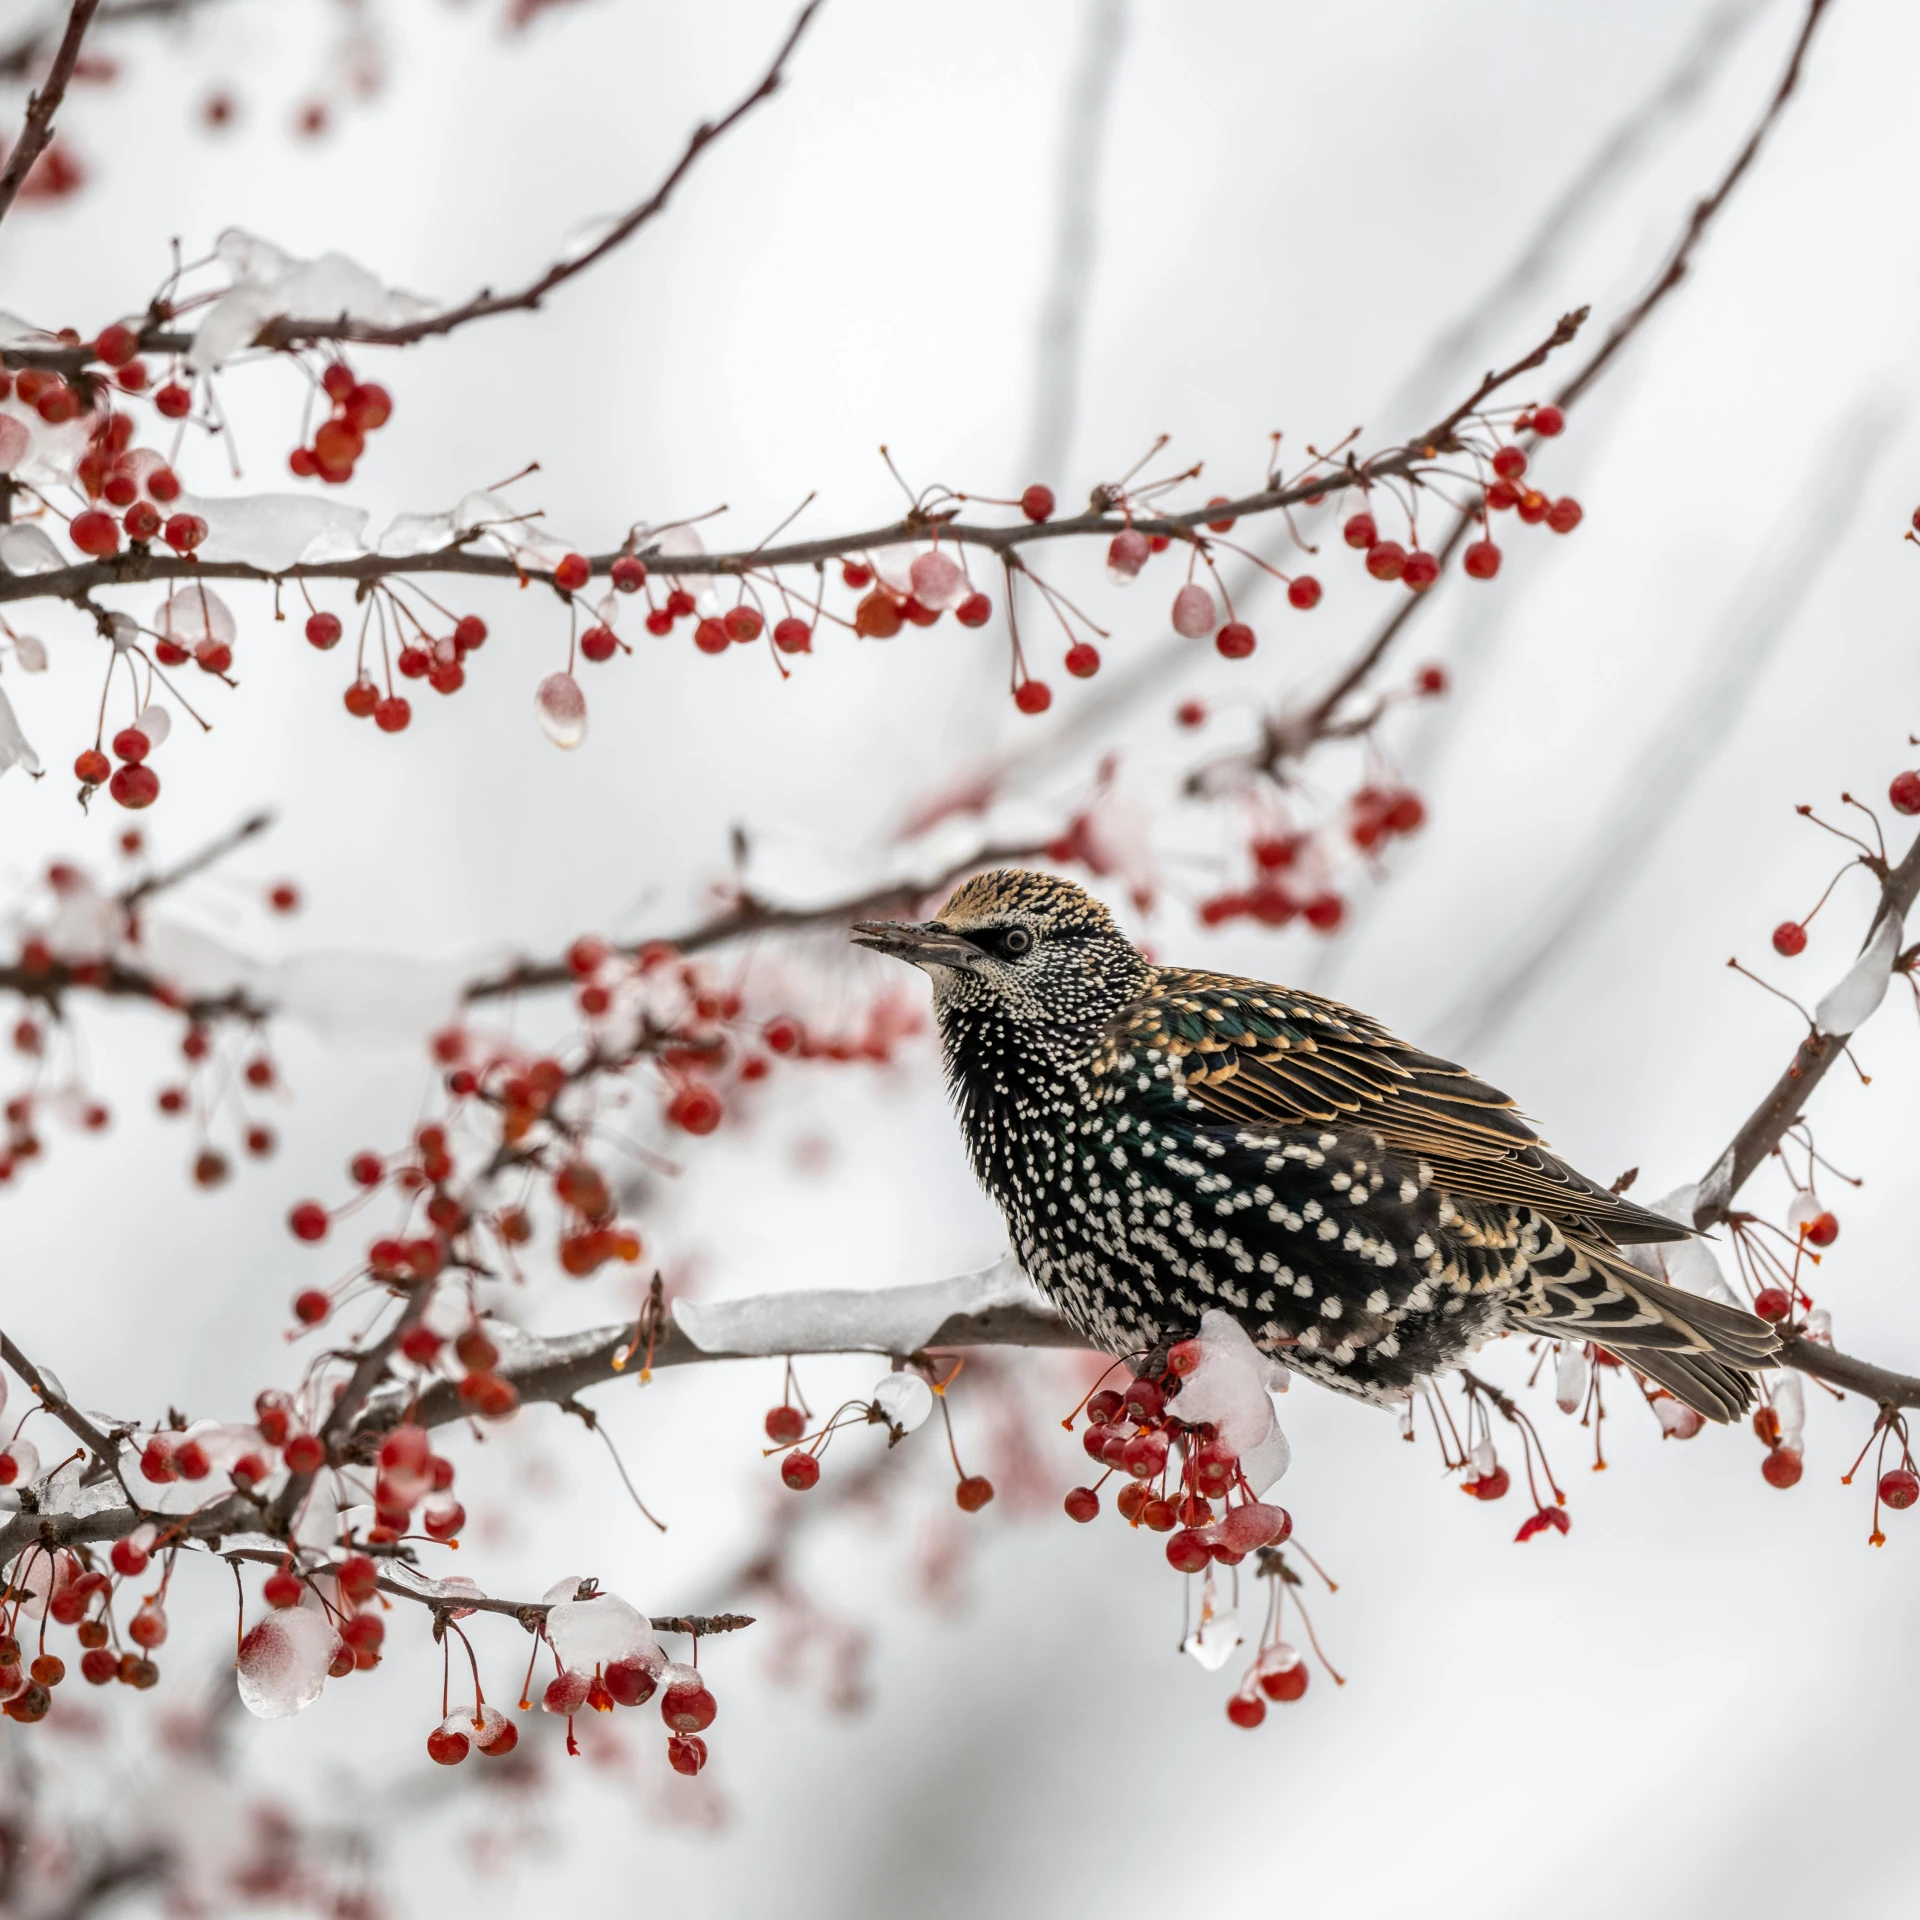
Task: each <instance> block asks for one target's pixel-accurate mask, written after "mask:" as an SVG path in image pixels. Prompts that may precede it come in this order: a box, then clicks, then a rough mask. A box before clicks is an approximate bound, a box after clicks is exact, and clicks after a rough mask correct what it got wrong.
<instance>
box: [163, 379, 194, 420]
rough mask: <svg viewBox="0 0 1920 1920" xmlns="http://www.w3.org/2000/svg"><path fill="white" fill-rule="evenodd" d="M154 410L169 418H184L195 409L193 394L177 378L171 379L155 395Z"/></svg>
mask: <svg viewBox="0 0 1920 1920" xmlns="http://www.w3.org/2000/svg"><path fill="white" fill-rule="evenodd" d="M153 404H154V410H155V411H156V412H158V413H161V414H164V415H165V416H166V417H167V418H168V419H169V420H184V419H185V418H186V417H187V415H188V414H189V413H191V412H192V411H193V395H192V394H191V393H189V392H188V391H187V389H186V388H185V387H183V386H181V385H180V383H179V382H178V381H177V380H169V381H168V382H167V384H166V385H165V386H164V387H162V388H161V389H160V390H159V391H158V392H157V393H156V394H155V395H154V396H153Z"/></svg>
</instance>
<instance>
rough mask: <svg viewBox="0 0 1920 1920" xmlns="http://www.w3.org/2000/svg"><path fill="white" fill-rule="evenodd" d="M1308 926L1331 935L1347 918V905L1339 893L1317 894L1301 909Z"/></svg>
mask: <svg viewBox="0 0 1920 1920" xmlns="http://www.w3.org/2000/svg"><path fill="white" fill-rule="evenodd" d="M1300 911H1301V913H1302V914H1303V915H1304V916H1305V919H1306V922H1307V925H1308V926H1310V927H1317V928H1318V929H1319V930H1320V931H1321V932H1322V933H1331V932H1332V931H1333V930H1334V929H1335V928H1336V927H1337V926H1339V924H1340V922H1341V921H1342V920H1344V919H1345V918H1346V917H1347V903H1346V902H1345V901H1344V900H1342V899H1341V898H1340V896H1339V895H1338V894H1337V893H1320V894H1316V895H1315V896H1314V897H1313V898H1312V899H1311V900H1309V901H1308V902H1307V904H1306V905H1305V906H1304V907H1302V908H1301V909H1300Z"/></svg>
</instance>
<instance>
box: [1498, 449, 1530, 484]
mask: <svg viewBox="0 0 1920 1920" xmlns="http://www.w3.org/2000/svg"><path fill="white" fill-rule="evenodd" d="M1493 470H1494V472H1495V473H1497V474H1498V475H1499V476H1500V478H1501V479H1502V480H1518V479H1519V478H1520V476H1521V475H1522V474H1523V473H1525V472H1526V470H1527V456H1526V452H1525V450H1524V449H1522V448H1520V447H1501V448H1499V449H1498V450H1497V451H1496V452H1495V454H1494V456H1493Z"/></svg>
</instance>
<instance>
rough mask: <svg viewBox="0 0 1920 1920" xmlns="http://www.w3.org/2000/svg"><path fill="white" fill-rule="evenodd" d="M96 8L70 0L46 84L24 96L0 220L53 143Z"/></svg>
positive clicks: (84, 0) (2, 172) (4, 177)
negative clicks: (56, 123) (24, 114)
mask: <svg viewBox="0 0 1920 1920" xmlns="http://www.w3.org/2000/svg"><path fill="white" fill-rule="evenodd" d="M99 4H100V0H73V11H72V12H71V13H70V14H68V15H67V30H66V32H65V33H63V34H62V35H61V36H60V45H59V46H58V47H57V48H56V49H55V51H54V56H53V65H52V66H51V67H50V68H48V70H47V77H46V81H45V83H44V84H43V85H42V86H40V87H39V88H37V89H36V90H35V91H34V92H33V93H31V94H29V95H28V96H27V118H26V124H25V125H24V126H22V128H21V129H20V138H19V139H18V140H16V141H15V142H14V144H13V151H12V152H11V153H9V154H8V155H7V163H6V165H5V166H4V167H0V220H4V219H5V218H6V217H7V214H8V212H9V210H10V209H11V208H12V206H13V203H14V200H15V198H16V196H17V195H18V194H19V192H20V189H21V187H22V186H23V185H25V183H26V178H27V175H28V174H30V173H31V172H32V171H33V163H34V162H35V161H36V160H38V159H39V158H40V156H41V155H42V154H43V153H45V152H46V150H47V148H48V146H49V144H51V142H52V140H53V117H54V115H55V114H57V113H58V112H59V111H60V103H61V101H62V100H64V99H65V98H66V97H67V83H68V82H69V81H70V80H72V78H73V70H74V67H75V66H76V65H77V64H78V63H79V59H80V42H81V41H82V40H84V39H85V38H86V37H87V28H88V27H89V26H90V25H91V24H92V21H93V15H94V9H95V8H96V7H98V6H99Z"/></svg>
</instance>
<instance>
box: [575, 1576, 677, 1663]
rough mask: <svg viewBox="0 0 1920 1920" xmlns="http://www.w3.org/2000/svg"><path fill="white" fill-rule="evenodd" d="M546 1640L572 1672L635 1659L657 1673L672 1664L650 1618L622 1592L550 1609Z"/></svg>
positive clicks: (599, 1595) (598, 1595)
mask: <svg viewBox="0 0 1920 1920" xmlns="http://www.w3.org/2000/svg"><path fill="white" fill-rule="evenodd" d="M575 1585H576V1586H577V1585H578V1583H577V1582H576V1583H575ZM547 1638H548V1640H549V1641H551V1642H552V1643H553V1650H554V1652H555V1653H556V1654H557V1655H558V1656H559V1660H560V1664H561V1666H562V1667H564V1668H565V1669H566V1670H567V1671H568V1672H569V1673H592V1672H593V1670H594V1669H595V1668H596V1667H600V1668H603V1669H604V1668H606V1667H610V1666H612V1665H613V1663H614V1662H615V1661H616V1660H634V1661H639V1662H641V1663H642V1664H643V1665H644V1666H645V1667H646V1669H647V1671H648V1672H649V1673H656V1674H657V1673H658V1672H659V1671H660V1669H661V1668H662V1667H664V1666H665V1665H666V1662H667V1656H666V1655H665V1654H664V1653H663V1652H662V1651H661V1649H660V1643H659V1641H657V1640H656V1639H655V1638H654V1637H653V1628H652V1627H651V1626H650V1625H649V1624H648V1622H647V1618H646V1616H645V1615H644V1614H642V1613H639V1612H637V1611H636V1610H635V1609H634V1608H632V1607H630V1606H629V1605H628V1604H627V1603H626V1601H624V1600H622V1599H621V1598H620V1596H619V1595H618V1594H617V1593H600V1594H595V1595H594V1597H593V1598H592V1599H591V1600H560V1601H556V1602H555V1603H554V1604H553V1605H552V1606H550V1607H549V1608H548V1609H547Z"/></svg>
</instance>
